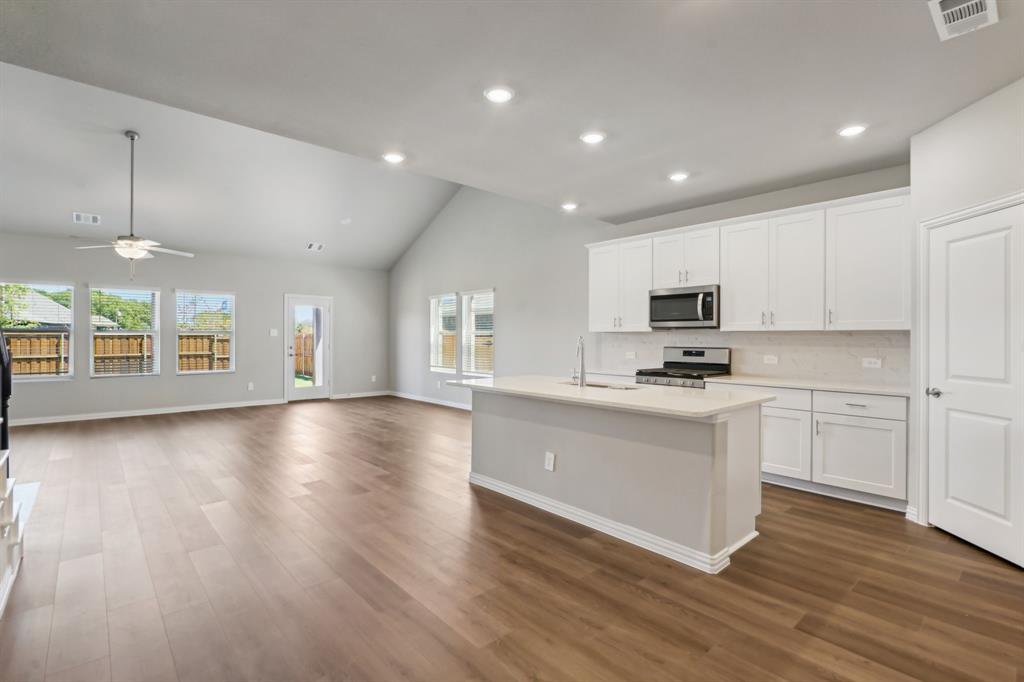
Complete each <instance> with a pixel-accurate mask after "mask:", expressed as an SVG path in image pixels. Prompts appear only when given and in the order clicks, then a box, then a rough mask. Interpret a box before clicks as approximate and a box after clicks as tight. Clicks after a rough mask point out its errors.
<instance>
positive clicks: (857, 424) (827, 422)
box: [707, 381, 907, 500]
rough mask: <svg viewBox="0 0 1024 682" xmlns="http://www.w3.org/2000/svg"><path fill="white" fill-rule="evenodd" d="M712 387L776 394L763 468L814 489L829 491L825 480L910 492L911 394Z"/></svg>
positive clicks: (766, 427)
mask: <svg viewBox="0 0 1024 682" xmlns="http://www.w3.org/2000/svg"><path fill="white" fill-rule="evenodd" d="M707 388H708V390H716V391H721V390H735V391H752V392H760V393H770V394H771V395H774V396H775V400H773V401H771V402H769V403H765V404H764V405H762V406H761V471H762V472H764V473H767V474H773V475H775V476H785V477H786V478H791V479H795V481H807V482H808V484H807V485H800V486H797V487H802V488H803V489H806V490H812V491H815V490H817V491H818V492H827V489H825V488H821V489H815V488H814V484H821V485H826V486H832V487H835V488H845V489H847V490H856V491H858V492H862V493H868V494H870V495H879V496H882V497H888V498H893V499H898V500H905V499H906V498H907V421H906V415H907V399H906V398H903V397H899V396H886V395H871V394H866V393H843V392H838V391H818V390H810V389H793V388H781V387H772V386H755V385H749V384H743V385H740V384H734V383H721V384H717V383H713V382H711V381H709V382H708V384H707ZM773 480H776V479H773ZM795 481H794V483H795ZM808 485H809V486H810V487H808Z"/></svg>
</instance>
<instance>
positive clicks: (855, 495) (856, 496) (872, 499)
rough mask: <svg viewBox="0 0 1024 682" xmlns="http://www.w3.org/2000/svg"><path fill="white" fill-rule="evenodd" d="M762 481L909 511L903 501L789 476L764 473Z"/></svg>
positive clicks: (873, 505)
mask: <svg viewBox="0 0 1024 682" xmlns="http://www.w3.org/2000/svg"><path fill="white" fill-rule="evenodd" d="M761 480H762V481H764V482H765V483H770V484H771V485H778V486H782V487H783V488H793V489H794V490H803V491H804V492H808V493H815V494H816V495H825V496H826V497H834V498H836V499H838V500H846V501H847V502H859V503H860V504H868V505H871V506H872V507H881V508H882V509H891V510H892V511H898V512H906V511H908V510H909V507H907V503H906V502H904V501H903V500H896V499H891V498H888V497H882V496H881V495H872V494H871V493H862V492H861V491H859V490H847V489H845V488H836V487H835V486H831V485H824V484H822V483H815V482H814V481H803V480H801V479H799V478H789V477H788V476H779V475H778V474H766V473H764V472H762V473H761ZM915 514H916V511H915Z"/></svg>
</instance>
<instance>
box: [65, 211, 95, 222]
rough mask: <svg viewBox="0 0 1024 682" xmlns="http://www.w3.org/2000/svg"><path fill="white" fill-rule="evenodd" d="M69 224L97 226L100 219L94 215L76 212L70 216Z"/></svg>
mask: <svg viewBox="0 0 1024 682" xmlns="http://www.w3.org/2000/svg"><path fill="white" fill-rule="evenodd" d="M71 222H73V223H74V224H75V225H99V224H100V217H99V216H98V215H95V214H94V213H78V212H77V211H76V212H74V213H72V214H71Z"/></svg>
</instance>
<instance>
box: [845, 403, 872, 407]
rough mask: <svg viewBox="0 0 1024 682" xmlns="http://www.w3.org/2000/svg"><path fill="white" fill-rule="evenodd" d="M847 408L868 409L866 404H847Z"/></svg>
mask: <svg viewBox="0 0 1024 682" xmlns="http://www.w3.org/2000/svg"><path fill="white" fill-rule="evenodd" d="M846 406H847V407H867V405H865V404H864V403H846Z"/></svg>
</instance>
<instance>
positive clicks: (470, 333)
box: [462, 289, 494, 376]
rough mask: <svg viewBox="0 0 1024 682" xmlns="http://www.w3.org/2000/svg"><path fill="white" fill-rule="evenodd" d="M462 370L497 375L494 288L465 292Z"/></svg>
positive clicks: (466, 372) (463, 303) (467, 372)
mask: <svg viewBox="0 0 1024 682" xmlns="http://www.w3.org/2000/svg"><path fill="white" fill-rule="evenodd" d="M462 372H463V374H479V375H482V376H493V375H494V290H493V289H490V290H487V291H474V292H471V293H468V294H463V296H462Z"/></svg>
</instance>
